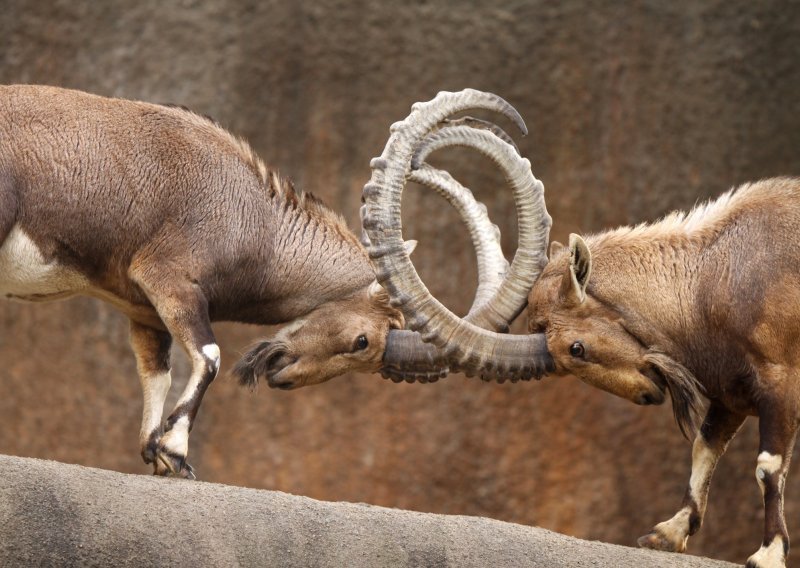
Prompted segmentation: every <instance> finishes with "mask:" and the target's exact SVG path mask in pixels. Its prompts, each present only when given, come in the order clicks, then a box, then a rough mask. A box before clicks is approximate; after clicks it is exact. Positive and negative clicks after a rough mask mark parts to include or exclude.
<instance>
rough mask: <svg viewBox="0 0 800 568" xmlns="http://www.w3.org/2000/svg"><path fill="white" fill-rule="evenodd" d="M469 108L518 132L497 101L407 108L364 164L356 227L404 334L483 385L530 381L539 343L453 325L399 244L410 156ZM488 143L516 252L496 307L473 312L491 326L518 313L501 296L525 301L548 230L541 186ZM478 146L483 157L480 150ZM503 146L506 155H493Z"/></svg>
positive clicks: (465, 97)
mask: <svg viewBox="0 0 800 568" xmlns="http://www.w3.org/2000/svg"><path fill="white" fill-rule="evenodd" d="M476 108H482V109H487V110H494V111H497V112H500V113H502V114H505V115H506V116H507V117H509V118H510V119H511V120H513V121H514V122H515V123H516V124H517V125H518V126H520V129H521V130H522V131H523V132H525V131H526V129H525V126H524V123H523V122H522V119H521V117H520V116H519V114H518V113H517V112H516V110H514V108H513V107H511V105H509V104H508V103H507V102H505V101H504V100H503V99H501V98H500V97H497V96H496V95H492V94H488V93H482V92H479V91H474V90H471V89H469V90H466V91H462V92H460V93H440V94H439V95H437V97H436V98H435V99H434V100H432V101H430V102H428V103H417V104H415V105H414V106H413V107H412V113H411V115H409V117H408V118H407V119H406V120H404V121H402V122H399V123H395V124H394V125H393V126H392V129H391V132H392V134H391V136H390V138H389V141H388V143H387V145H386V148H385V149H384V152H383V154H382V155H381V157H380V158H377V159H375V160H373V162H372V168H373V175H372V179H371V180H370V182H369V183H368V184H367V185H366V186H365V187H364V193H363V196H364V200H365V205H366V211H365V214H364V217H363V223H364V228H365V229H366V231H367V234H368V235H369V238H370V240H371V245H370V249H369V250H370V256H371V258H372V259H373V261H374V262H375V264H376V270H377V277H378V280H379V281H380V282H381V283H382V284H383V285H384V286H385V287H386V288H387V290H388V291H389V293H390V295H391V296H392V298H393V301H394V303H395V304H397V305H399V306H401V307H402V309H403V311H404V313H405V314H406V316H407V321H408V323H409V326H410V327H411V329H414V330H417V331H419V332H420V333H421V334H422V338H423V339H424V340H425V341H430V342H432V343H434V345H436V346H437V347H439V348H440V349H442V350H443V352H444V355H445V357H446V358H447V360H448V361H449V362H452V363H453V364H454V365H455V366H456V367H458V368H460V369H462V370H464V371H465V372H467V374H470V375H471V374H480V375H481V376H482V377H483V378H485V379H504V378H511V379H512V380H519V379H530V378H534V377H539V376H541V375H542V374H543V373H544V372H546V371H547V370H548V369H549V368H551V367H552V359H551V358H550V356H549V354H548V353H547V349H546V343H545V341H544V337H543V336H541V335H526V336H508V335H500V334H497V333H494V332H492V331H487V330H485V329H482V328H481V327H478V326H476V325H474V324H472V323H470V322H468V321H465V320H463V319H460V318H458V317H457V316H455V315H454V314H453V313H452V312H450V311H449V310H448V309H447V308H445V307H444V306H443V305H442V304H441V303H439V302H438V301H437V300H436V299H435V298H433V297H432V296H431V294H430V292H428V290H427V288H426V287H425V285H424V284H423V283H422V281H421V280H420V279H419V276H418V275H417V273H416V270H415V269H414V267H413V265H412V264H411V261H410V259H409V258H408V255H407V254H406V253H405V251H404V248H403V244H402V243H403V240H402V226H401V217H400V206H401V205H400V201H401V200H400V197H401V195H402V191H403V187H404V185H405V181H406V178H407V176H408V174H409V172H410V169H411V160H412V157H413V154H414V151H415V149H416V148H417V147H418V146H419V144H420V142H421V141H422V140H423V139H424V138H425V137H426V136H427V135H428V133H429V132H431V130H433V129H434V128H435V127H436V126H437V125H438V124H439V123H440V122H442V121H443V120H444V119H445V118H447V117H448V116H450V115H451V114H453V113H456V112H461V111H466V110H471V109H476ZM494 140H496V141H497V142H496V143H492V144H493V146H492V148H493V149H492V150H487V151H485V153H487V155H490V156H491V157H492V159H494V160H495V162H497V163H498V164H499V165H501V167H503V169H504V171H505V173H506V177H507V179H508V180H509V182H510V183H511V185H512V188H513V190H514V194H515V198H516V200H517V215H518V218H519V223H518V225H519V239H518V240H519V243H520V247H521V248H520V250H518V251H517V253H516V254H515V256H514V261H513V262H512V264H511V269H510V271H509V275H508V276H507V277H506V279H505V280H504V281H503V283H502V284H501V287H500V291H499V292H498V293H497V294H496V295H495V298H493V299H494V300H496V301H495V302H492V301H490V302H487V304H485V305H484V307H483V308H481V309H483V311H484V313H485V317H486V318H487V320H486V321H488V322H496V321H497V319H498V318H499V316H500V314H501V313H509V312H516V313H519V310H518V309H510V307H511V306H510V303H509V294H510V293H511V292H513V291H515V289H516V288H519V287H520V286H522V287H524V288H526V289H525V290H524V291H523V292H522V294H523V295H527V292H528V289H529V286H525V284H524V283H525V282H527V281H528V280H530V281H531V282H532V281H533V279H535V278H536V276H538V274H539V272H540V271H541V268H542V267H543V266H544V264H545V262H546V254H545V249H546V246H547V235H548V232H549V228H550V223H551V221H550V217H549V216H548V215H547V212H546V209H545V207H544V195H543V186H542V184H541V182H539V181H538V180H536V179H535V178H534V177H533V175H532V174H531V173H530V163H529V162H528V161H527V160H525V159H522V158H518V157H517V158H514V159H509V156H512V155H513V156H518V155H517V154H516V152H515V150H514V149H513V147H511V146H509V145H508V144H506V143H504V142H502V140H500V139H499V138H497V137H496V136H495V137H494ZM470 145H471V144H470ZM478 146H480V148H481V150H482V151H484V149H483V148H484V145H483V144H478V145H477V146H476V147H478ZM503 146H504V147H505V148H506V149H507V151H506V150H498V148H501V147H503ZM526 194H527V197H526ZM528 245H530V246H528ZM517 295H519V291H518V290H517ZM523 305H524V304H523ZM519 309H521V308H519ZM508 321H510V320H506V323H508ZM487 327H488V326H487ZM491 327H495V326H494V325H491Z"/></svg>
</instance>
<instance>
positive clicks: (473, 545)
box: [0, 456, 733, 568]
mask: <svg viewBox="0 0 800 568" xmlns="http://www.w3.org/2000/svg"><path fill="white" fill-rule="evenodd" d="M143 503H147V504H146V505H144V506H143ZM0 564H2V565H3V566H116V567H124V566H154V565H156V566H220V567H222V566H264V567H267V566H276V567H280V568H288V567H294V566H297V567H307V566H318V567H320V568H323V567H328V566H330V567H339V566H350V567H353V568H356V567H362V566H363V567H364V568H378V567H384V566H385V567H395V566H409V567H417V566H432V567H433V566H435V567H437V568H446V567H450V566H452V567H458V568H466V567H472V566H474V567H476V568H477V567H481V568H482V567H484V566H507V567H516V566H520V567H523V566H524V567H526V568H539V567H541V568H560V567H565V568H566V567H570V568H583V567H588V566H614V567H617V568H628V567H630V568H641V567H650V566H652V567H658V568H702V567H708V568H712V567H718V568H725V567H732V566H733V564H729V563H727V562H721V561H715V560H709V559H707V558H699V557H697V556H691V555H687V554H668V553H664V552H653V551H650V550H639V549H632V548H624V547H621V546H615V545H610V544H605V543H600V542H586V541H581V540H577V539H575V538H571V537H568V536H564V535H560V534H555V533H552V532H550V531H546V530H543V529H538V528H532V527H525V526H520V525H514V524H509V523H503V522H500V521H496V520H492V519H481V518H477V517H465V516H455V515H448V516H445V515H432V514H430V513H416V512H411V511H401V510H397V509H386V508H383V507H375V506H373V505H365V504H352V503H325V502H320V501H315V500H314V499H309V498H307V497H297V496H294V495H287V494H285V493H279V492H276V491H257V490H254V489H242V488H239V487H230V486H225V485H218V484H212V483H203V482H195V483H188V482H184V481H183V480H177V479H163V478H155V477H146V476H141V475H136V476H134V475H122V474H119V473H114V472H110V471H102V470H97V469H90V468H86V467H79V466H72V465H65V464H60V463H57V462H52V461H41V460H32V459H23V458H14V457H8V456H0Z"/></svg>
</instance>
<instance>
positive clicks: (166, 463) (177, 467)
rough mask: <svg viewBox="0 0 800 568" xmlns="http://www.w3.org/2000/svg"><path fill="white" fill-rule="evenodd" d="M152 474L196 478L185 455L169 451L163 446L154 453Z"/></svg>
mask: <svg viewBox="0 0 800 568" xmlns="http://www.w3.org/2000/svg"><path fill="white" fill-rule="evenodd" d="M153 475H161V476H164V477H180V478H183V479H197V477H196V476H195V474H194V468H193V467H192V466H191V465H189V463H188V462H187V461H186V457H185V456H181V455H178V454H173V453H170V452H168V451H166V450H164V449H163V448H161V449H160V450H159V451H158V452H157V453H156V459H155V462H154V471H153Z"/></svg>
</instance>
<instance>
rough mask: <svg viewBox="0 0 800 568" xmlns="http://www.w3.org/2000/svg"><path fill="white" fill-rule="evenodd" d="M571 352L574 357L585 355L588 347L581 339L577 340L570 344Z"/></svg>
mask: <svg viewBox="0 0 800 568" xmlns="http://www.w3.org/2000/svg"><path fill="white" fill-rule="evenodd" d="M569 354H570V355H572V356H573V357H583V356H584V355H585V354H586V349H585V348H584V346H583V343H581V342H580V341H576V342H575V343H573V344H572V345H570V346H569Z"/></svg>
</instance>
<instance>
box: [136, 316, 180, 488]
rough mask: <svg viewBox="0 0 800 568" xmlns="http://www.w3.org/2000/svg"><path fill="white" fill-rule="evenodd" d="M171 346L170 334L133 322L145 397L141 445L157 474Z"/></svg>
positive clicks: (143, 452)
mask: <svg viewBox="0 0 800 568" xmlns="http://www.w3.org/2000/svg"><path fill="white" fill-rule="evenodd" d="M171 345H172V337H171V336H170V334H169V333H167V332H166V331H161V330H157V329H153V328H151V327H147V326H144V325H141V324H138V323H136V322H134V321H131V347H133V352H134V354H135V355H136V367H137V369H138V371H139V380H140V381H141V383H142V393H143V395H144V408H143V411H142V427H141V429H140V430H139V446H140V448H141V452H142V459H144V462H145V463H148V464H153V465H154V469H155V472H156V473H158V466H157V464H156V450H157V449H158V443H159V442H160V440H161V435H162V434H163V429H162V425H161V415H162V413H163V412H164V401H165V400H166V399H167V393H168V392H169V387H170V384H171V382H172V379H171V377H170V369H169V352H170V347H171Z"/></svg>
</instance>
